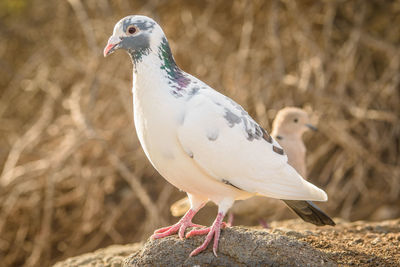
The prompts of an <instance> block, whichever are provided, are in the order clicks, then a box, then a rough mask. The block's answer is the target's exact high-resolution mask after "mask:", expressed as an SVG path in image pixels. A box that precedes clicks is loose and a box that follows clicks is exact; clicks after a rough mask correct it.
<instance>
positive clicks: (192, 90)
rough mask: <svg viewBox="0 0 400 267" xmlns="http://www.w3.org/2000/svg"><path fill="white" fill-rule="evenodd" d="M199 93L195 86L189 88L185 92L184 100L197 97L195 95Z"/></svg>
mask: <svg viewBox="0 0 400 267" xmlns="http://www.w3.org/2000/svg"><path fill="white" fill-rule="evenodd" d="M199 91H200V88H199V87H198V86H195V87H193V88H190V89H189V90H188V92H187V98H186V100H190V99H191V98H192V97H193V96H195V95H197V93H198V92H199Z"/></svg>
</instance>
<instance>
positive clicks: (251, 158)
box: [178, 88, 327, 201]
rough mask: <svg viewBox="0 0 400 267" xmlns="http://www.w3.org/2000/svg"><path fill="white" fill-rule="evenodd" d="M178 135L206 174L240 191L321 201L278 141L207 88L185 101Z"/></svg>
mask: <svg viewBox="0 0 400 267" xmlns="http://www.w3.org/2000/svg"><path fill="white" fill-rule="evenodd" d="M186 107H187V108H186V110H185V115H184V119H183V122H182V124H181V125H180V127H179V128H178V140H179V142H180V144H181V145H182V148H183V149H184V150H185V151H186V152H188V151H189V152H190V156H192V157H193V160H194V161H195V163H196V164H197V165H198V166H199V167H200V168H201V169H203V170H204V171H205V172H206V173H207V174H208V175H209V176H210V177H213V178H214V179H217V180H219V181H221V182H223V183H226V184H230V185H232V186H234V187H237V188H239V189H241V190H244V191H247V192H251V193H259V194H262V195H265V196H269V197H272V198H278V199H287V200H314V201H326V200H327V195H326V193H325V192H324V191H323V190H321V189H319V188H318V187H316V186H314V185H313V184H311V183H309V182H307V181H306V180H304V179H303V178H302V177H301V176H300V175H299V174H298V173H297V172H296V171H295V170H294V169H293V168H292V167H291V166H290V165H289V164H288V163H287V156H286V155H285V154H284V152H283V150H282V148H281V147H280V145H279V144H278V143H277V142H276V141H275V140H274V139H273V138H272V137H271V136H270V135H269V134H268V133H267V132H266V131H265V130H264V129H262V127H260V126H259V125H258V124H257V123H256V122H255V121H254V120H253V119H252V118H251V117H250V116H249V115H248V114H247V112H246V111H244V110H243V108H242V107H241V106H240V105H238V104H237V103H235V102H234V101H233V100H231V99H230V98H228V97H226V96H224V95H222V94H220V93H218V92H217V91H214V90H212V89H211V88H210V89H202V90H199V91H198V92H197V93H196V94H194V95H192V96H191V97H190V99H188V100H187V106H186Z"/></svg>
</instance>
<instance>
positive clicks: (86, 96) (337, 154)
mask: <svg viewBox="0 0 400 267" xmlns="http://www.w3.org/2000/svg"><path fill="white" fill-rule="evenodd" d="M11 2H12V1H11V0H7V1H5V2H4V3H3V4H2V5H3V6H2V7H3V8H2V12H1V13H0V15H1V20H0V37H1V40H2V42H0V55H1V57H0V86H1V87H0V88H1V91H0V93H1V95H0V136H1V138H0V164H1V165H0V166H2V170H0V173H1V176H0V184H1V187H0V203H1V204H0V262H2V264H4V265H6V266H7V265H14V266H17V265H18V266H20V265H23V266H44V265H47V264H49V263H52V262H54V261H55V260H58V259H61V258H65V257H68V256H71V255H76V254H79V253H82V252H85V251H90V250H93V249H95V248H98V247H101V246H105V245H107V244H110V243H126V242H132V241H138V240H141V239H142V238H144V237H147V236H148V235H149V233H150V232H151V231H152V230H153V229H154V228H155V227H157V226H160V225H163V224H166V223H169V222H171V221H172V218H171V217H170V215H169V211H168V206H169V204H170V203H172V202H173V201H175V200H177V199H179V198H180V197H181V196H183V194H182V193H178V191H177V190H176V189H175V188H173V187H172V186H171V185H169V184H167V182H166V181H165V180H164V179H162V178H161V177H160V176H159V175H158V174H157V173H156V171H155V170H154V169H153V168H152V167H151V166H150V164H149V162H148V161H147V159H146V158H145V156H144V154H143V152H142V150H141V148H140V145H139V143H138V141H137V138H136V136H135V133H134V127H133V123H132V114H131V110H132V107H131V96H130V88H131V66H130V62H129V60H128V57H127V56H126V55H122V53H117V54H116V55H113V56H112V57H110V58H107V60H104V59H103V58H102V48H103V46H104V45H105V44H106V40H107V38H108V36H109V35H110V34H111V32H112V28H113V25H114V24H115V22H116V21H117V20H119V19H120V18H121V17H122V16H125V15H128V14H135V13H136V14H139V13H140V14H145V15H149V16H151V17H153V18H155V19H156V20H157V21H159V22H160V24H161V25H162V26H163V28H164V30H165V32H166V34H167V36H168V37H169V40H170V43H171V46H172V50H173V51H174V54H175V57H176V59H177V62H178V64H179V65H180V66H181V67H182V68H183V69H184V70H186V71H188V72H190V73H192V74H195V75H196V76H198V77H199V78H201V79H202V80H204V81H206V82H207V83H208V84H210V85H211V86H213V87H214V88H217V89H218V90H220V91H222V92H224V93H226V94H228V95H229V96H231V97H232V98H233V99H235V100H236V101H238V102H239V103H241V104H242V105H243V106H244V107H245V108H246V109H248V111H249V112H250V113H251V114H252V115H253V116H254V117H255V118H256V119H257V120H258V121H259V122H260V123H261V124H262V125H263V126H264V127H266V128H267V129H270V122H271V120H272V118H273V116H274V114H275V112H276V111H277V110H278V109H280V108H282V107H284V106H288V105H295V106H303V107H308V108H312V109H313V110H314V112H315V113H316V114H318V115H319V116H320V123H319V128H320V132H319V133H318V134H314V135H312V136H311V135H309V136H307V146H308V147H309V149H310V152H309V165H310V166H309V169H310V177H309V179H310V180H312V181H313V182H314V183H316V184H318V185H320V186H321V187H323V188H325V189H326V190H327V192H328V194H329V196H330V201H329V203H327V204H326V205H325V206H324V208H326V209H327V210H328V211H329V212H330V213H331V214H333V215H336V216H340V217H343V218H346V219H351V220H355V219H374V220H380V219H385V218H393V217H398V216H400V206H399V205H398V203H399V201H400V167H399V166H400V164H399V163H400V123H399V122H400V121H399V114H400V87H399V81H400V75H399V73H400V49H399V45H400V16H399V15H398V14H399V12H400V2H399V1H378V0H375V1H341V0H336V1H325V2H324V1H298V2H295V1H289V0H285V1H284V0H282V1H278V0H276V1H251V2H246V1H235V2H232V3H231V2H227V1H208V3H207V4H206V3H205V2H204V3H196V4H189V1H178V0H173V1H142V2H134V3H129V2H127V1H107V0H98V1H96V0H87V1H81V0H68V1H44V0H34V1H23V0H18V1H16V2H12V3H19V4H20V5H16V6H15V5H11V4H10V5H9V6H7V3H11ZM21 3H22V4H21ZM24 6H25V7H24ZM5 7H7V8H5Z"/></svg>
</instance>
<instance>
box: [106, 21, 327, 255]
mask: <svg viewBox="0 0 400 267" xmlns="http://www.w3.org/2000/svg"><path fill="white" fill-rule="evenodd" d="M118 49H124V50H126V51H127V52H128V54H129V55H130V57H131V59H132V62H133V69H134V71H133V82H134V84H133V101H134V120H135V126H136V131H137V135H138V138H139V141H140V143H141V145H142V147H143V150H144V152H145V154H146V156H147V157H148V159H149V160H150V162H151V163H152V164H153V166H154V167H155V168H156V169H157V171H158V172H159V173H160V174H161V175H162V176H163V177H164V178H165V179H166V180H167V181H169V182H170V183H172V184H173V185H174V186H176V187H177V188H179V189H181V190H183V191H185V192H187V194H188V197H189V200H190V202H191V208H190V209H189V211H188V212H187V213H186V214H185V215H184V216H183V217H182V218H181V219H180V220H179V222H177V223H176V224H174V225H172V226H169V227H165V228H162V229H159V230H156V231H155V233H154V235H153V238H162V237H166V236H169V235H172V234H175V233H178V235H179V237H180V238H184V234H185V230H186V228H188V227H202V226H200V225H196V224H193V223H192V218H193V216H194V215H195V214H196V213H197V212H198V210H199V209H200V208H202V207H203V205H204V204H205V203H206V202H207V201H209V200H211V201H213V202H214V203H216V204H217V206H218V214H217V217H216V219H215V221H214V222H213V224H212V226H210V227H206V228H203V227H202V228H201V229H193V230H191V231H190V232H188V233H187V234H186V237H190V236H194V235H207V236H206V238H205V241H204V243H203V244H202V245H201V246H199V247H198V248H196V249H195V250H194V251H192V253H191V254H190V256H194V255H197V254H198V253H200V252H201V251H203V250H205V249H206V248H207V246H208V244H209V243H210V242H211V240H212V239H213V238H214V242H213V252H214V254H215V255H217V248H218V241H219V236H220V232H221V228H223V227H224V224H223V222H222V220H223V218H224V216H225V214H226V212H227V211H228V210H229V208H230V207H231V206H232V204H233V202H234V201H235V200H237V199H246V198H249V197H251V196H254V195H257V194H260V195H264V196H269V197H272V198H278V199H285V200H304V201H303V202H304V203H311V202H306V201H309V200H315V201H326V200H327V199H328V197H327V195H326V193H325V192H324V191H323V190H321V189H319V188H318V187H316V186H315V185H313V184H311V183H309V182H307V181H306V180H304V179H303V178H302V177H301V176H300V175H299V174H298V173H297V172H296V171H295V169H294V168H293V167H291V166H290V165H289V164H288V163H287V156H286V155H285V154H284V151H283V149H282V148H281V146H280V145H279V144H278V142H276V141H275V140H274V139H273V138H272V137H271V136H270V135H269V134H268V133H267V132H266V131H265V130H264V129H263V128H262V127H260V126H259V125H258V124H257V123H256V122H255V121H254V120H253V119H252V118H251V117H250V116H249V115H248V114H247V112H246V111H245V110H243V108H242V107H241V106H240V105H238V104H237V103H236V102H234V101H233V100H231V99H230V98H228V97H226V96H224V95H222V94H220V93H218V92H217V91H215V90H214V89H212V88H211V87H209V86H208V85H206V84H205V83H203V82H202V81H200V80H199V79H197V78H195V77H193V76H191V75H190V74H187V73H185V72H184V71H182V70H181V69H180V68H179V67H178V66H177V65H176V63H175V60H174V58H173V56H172V53H171V50H170V47H169V44H168V41H167V39H166V37H165V35H164V32H163V31H162V29H161V27H160V26H159V25H158V24H157V23H156V22H155V21H154V20H152V19H151V18H148V17H145V16H128V17H125V18H123V19H121V20H120V21H119V22H118V23H117V24H116V25H115V27H114V31H113V34H112V36H111V37H110V39H109V40H108V44H107V46H106V47H105V49H104V56H107V55H109V54H110V53H112V52H114V51H116V50H118ZM305 205H306V206H307V205H309V206H310V207H312V205H311V204H305ZM312 211H313V212H314V213H317V214H318V213H320V211H319V210H318V209H314V210H312ZM303 218H304V217H303ZM306 218H307V217H306ZM321 223H322V224H326V223H328V224H333V222H332V221H321Z"/></svg>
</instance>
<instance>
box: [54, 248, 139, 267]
mask: <svg viewBox="0 0 400 267" xmlns="http://www.w3.org/2000/svg"><path fill="white" fill-rule="evenodd" d="M142 246H143V244H142V243H135V244H129V245H113V246H110V247H107V248H102V249H99V250H96V251H95V252H91V253H86V254H83V255H80V256H76V257H73V258H69V259H67V260H65V261H61V262H58V263H56V264H55V265H54V266H53V267H78V266H88V267H89V266H91V267H94V266H96V267H97V266H99V267H100V266H101V267H121V266H122V264H123V261H124V259H125V258H126V256H128V255H130V254H132V253H134V252H135V251H137V250H140V249H141V248H142Z"/></svg>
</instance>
